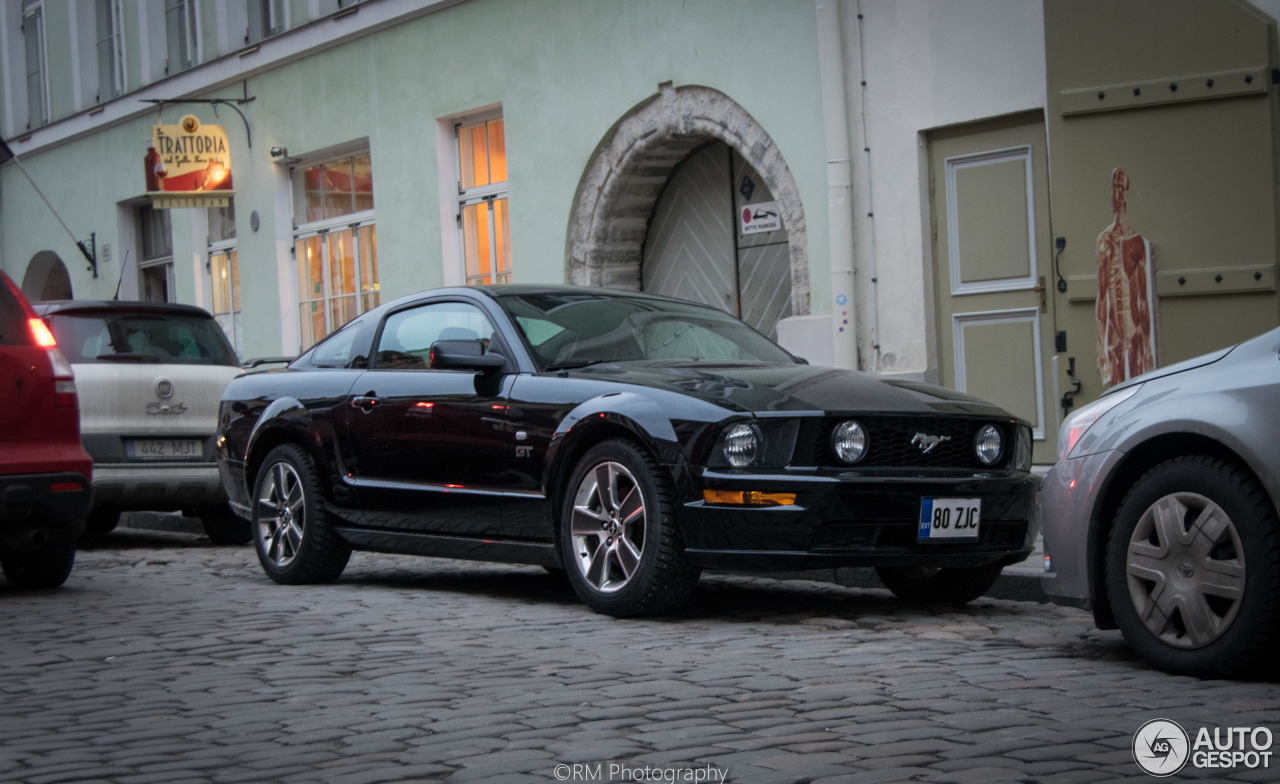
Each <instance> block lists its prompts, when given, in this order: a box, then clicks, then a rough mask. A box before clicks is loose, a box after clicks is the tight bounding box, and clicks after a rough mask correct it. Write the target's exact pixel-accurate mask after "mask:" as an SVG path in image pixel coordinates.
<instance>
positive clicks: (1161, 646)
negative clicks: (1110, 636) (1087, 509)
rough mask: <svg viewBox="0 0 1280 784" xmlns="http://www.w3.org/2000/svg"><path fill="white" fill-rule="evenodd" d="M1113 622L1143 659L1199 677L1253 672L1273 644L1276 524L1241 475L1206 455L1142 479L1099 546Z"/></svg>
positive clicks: (1279, 540) (1277, 616) (1278, 566)
mask: <svg viewBox="0 0 1280 784" xmlns="http://www.w3.org/2000/svg"><path fill="white" fill-rule="evenodd" d="M1106 573H1107V594H1108V597H1109V598H1110V600H1111V609H1112V611H1113V612H1114V613H1115V618H1116V624H1117V625H1118V626H1119V627H1120V631H1121V633H1122V634H1124V638H1125V640H1126V641H1128V643H1129V645H1131V646H1132V647H1133V649H1134V650H1135V651H1137V653H1138V654H1139V655H1140V656H1142V658H1144V659H1146V660H1147V661H1149V662H1151V663H1152V664H1154V665H1155V666H1157V667H1159V668H1160V669H1163V670H1167V671H1169V672H1175V673H1185V674H1189V675H1198V676H1202V677H1232V676H1236V675H1243V674H1250V673H1253V672H1257V671H1259V670H1260V669H1261V668H1262V667H1263V665H1264V663H1265V659H1266V657H1268V656H1269V655H1270V652H1271V651H1273V650H1274V649H1275V646H1276V644H1277V643H1280V520H1277V518H1276V513H1275V509H1274V508H1273V507H1272V506H1271V502H1270V500H1269V499H1268V497H1267V494H1266V492H1265V491H1263V489H1262V487H1261V486H1260V485H1259V484H1258V483H1257V481H1256V480H1255V479H1254V478H1253V477H1252V476H1250V475H1249V474H1247V473H1246V472H1245V471H1243V470H1241V469H1240V468H1238V467H1236V466H1233V465H1231V464H1229V463H1226V462H1224V461H1222V460H1219V459H1217V458H1211V457H1207V456H1194V457H1180V458H1175V459H1173V460H1169V461H1167V462H1164V463H1161V464H1160V465H1158V466H1156V467H1155V468H1153V469H1151V470H1150V471H1148V472H1147V473H1146V474H1144V475H1143V476H1142V478H1141V479H1139V480H1138V481H1137V483H1135V484H1134V486H1133V487H1132V489H1130V490H1129V492H1128V494H1127V495H1126V496H1125V498H1124V500H1123V501H1122V502H1121V504H1120V508H1119V509H1118V510H1117V512H1116V520H1115V526H1114V528H1112V531H1111V537H1110V539H1109V540H1108V543H1107V559H1106Z"/></svg>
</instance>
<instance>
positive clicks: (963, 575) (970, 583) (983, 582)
mask: <svg viewBox="0 0 1280 784" xmlns="http://www.w3.org/2000/svg"><path fill="white" fill-rule="evenodd" d="M1003 569H1004V567H1003V566H1001V565H999V564H992V565H990V566H967V567H961V568H945V567H944V568H937V567H927V566H877V567H876V574H877V575H879V576H880V582H882V583H884V585H885V587H886V588H888V589H889V590H890V591H893V595H894V596H897V597H898V598H899V599H905V600H906V601H909V602H915V603H916V604H950V605H954V606H956V607H959V606H961V605H964V604H968V603H969V602H971V601H973V600H974V599H977V598H978V597H979V596H982V595H983V594H985V593H986V592H987V591H989V590H991V586H993V585H995V584H996V580H998V579H1000V572H1001V571H1002V570H1003Z"/></svg>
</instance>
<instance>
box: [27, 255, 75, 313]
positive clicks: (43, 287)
mask: <svg viewBox="0 0 1280 784" xmlns="http://www.w3.org/2000/svg"><path fill="white" fill-rule="evenodd" d="M22 293H23V294H25V295H26V296H27V299H29V300H31V301H32V302H53V301H55V300H60V299H74V297H73V296H72V294H71V275H69V274H68V273H67V265H66V264H63V263H62V259H60V258H59V257H58V254H56V253H54V252H53V251H51V250H42V251H40V252H39V253H37V254H36V255H34V256H32V257H31V261H30V263H28V264H27V271H26V274H24V275H23V276H22Z"/></svg>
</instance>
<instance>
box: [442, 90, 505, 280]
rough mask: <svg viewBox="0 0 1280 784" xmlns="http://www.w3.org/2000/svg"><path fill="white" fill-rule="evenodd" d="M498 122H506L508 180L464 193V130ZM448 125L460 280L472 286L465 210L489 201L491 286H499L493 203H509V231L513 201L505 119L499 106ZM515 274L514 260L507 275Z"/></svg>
mask: <svg viewBox="0 0 1280 784" xmlns="http://www.w3.org/2000/svg"><path fill="white" fill-rule="evenodd" d="M498 119H501V120H502V121H503V156H504V158H506V160H507V166H508V169H507V179H505V180H502V181H501V182H499V183H490V184H488V185H482V186H478V187H475V188H466V189H464V188H463V187H462V142H461V139H460V138H459V135H460V133H461V130H462V128H463V127H469V126H473V125H479V124H481V123H486V122H489V121H490V120H498ZM449 122H450V124H451V125H452V127H453V167H452V168H453V183H454V187H455V188H456V196H455V200H454V202H453V205H452V206H453V213H454V218H453V219H454V223H455V225H456V226H457V230H458V231H457V264H458V268H459V270H460V276H459V280H460V281H461V282H463V283H465V284H467V285H470V281H468V280H467V278H468V273H467V243H466V236H465V229H464V228H463V222H462V210H463V208H464V207H470V206H472V205H475V204H478V203H479V202H482V201H487V202H489V214H490V220H489V254H490V255H489V285H493V284H495V283H496V282H497V275H498V264H497V256H496V251H497V247H498V244H497V241H496V239H497V238H496V232H497V228H496V226H497V224H496V221H494V220H493V218H492V216H493V214H494V213H493V202H494V201H496V200H498V199H506V200H507V226H508V229H509V228H510V223H511V211H510V210H511V197H510V190H511V188H510V183H511V170H510V161H511V158H510V156H509V155H508V154H507V144H506V118H505V117H504V116H503V113H502V106H501V105H498V106H495V107H491V108H488V109H483V110H481V111H478V112H474V113H471V114H466V115H461V116H458V117H454V118H452V119H451V120H450V121H449ZM507 250H508V251H510V248H509V247H508V249H507ZM514 273H515V260H514V257H513V259H512V264H511V271H510V272H509V273H508V274H510V275H513V276H514Z"/></svg>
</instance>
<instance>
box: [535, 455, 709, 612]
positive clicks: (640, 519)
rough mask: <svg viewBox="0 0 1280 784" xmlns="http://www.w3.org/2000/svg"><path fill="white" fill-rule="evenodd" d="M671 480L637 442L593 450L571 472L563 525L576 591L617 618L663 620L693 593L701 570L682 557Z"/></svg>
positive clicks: (568, 566) (562, 541) (567, 566)
mask: <svg viewBox="0 0 1280 784" xmlns="http://www.w3.org/2000/svg"><path fill="white" fill-rule="evenodd" d="M672 498H673V491H672V489H671V480H670V479H669V478H667V476H666V475H665V473H664V472H663V471H662V469H661V467H660V466H659V465H658V463H657V461H656V460H654V459H653V457H652V456H650V455H649V453H648V452H646V451H645V450H644V449H643V448H641V447H640V446H639V445H637V444H635V443H633V442H631V441H627V440H623V439H617V440H612V441H604V442H602V443H600V444H597V445H596V446H594V447H592V448H591V449H590V450H589V451H588V452H587V454H586V455H584V456H583V458H582V460H581V461H580V462H579V463H578V466H577V468H575V469H574V472H573V475H572V476H571V477H570V479H569V487H568V493H567V494H566V496H565V499H564V508H563V511H562V513H561V521H560V534H559V536H560V548H561V549H560V552H561V556H562V562H563V563H564V565H565V572H566V573H567V574H568V575H569V582H570V583H571V584H572V585H573V590H574V592H575V593H577V594H578V597H579V598H581V599H582V601H583V602H584V603H586V605H587V606H588V607H590V608H591V609H593V610H595V611H596V612H600V613H605V614H606V615H612V616H614V617H617V618H625V617H638V616H647V615H661V614H664V613H669V612H671V611H673V610H676V609H678V608H679V607H681V606H682V605H684V603H685V602H686V601H688V599H689V596H690V594H692V593H693V589H694V586H695V585H697V582H698V577H699V575H700V571H699V569H698V568H697V567H695V566H693V565H691V564H690V563H689V562H688V561H687V560H686V558H685V555H684V546H683V544H682V543H681V542H680V538H679V535H678V533H677V531H676V525H675V511H674V508H675V505H674V503H673V500H672Z"/></svg>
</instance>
